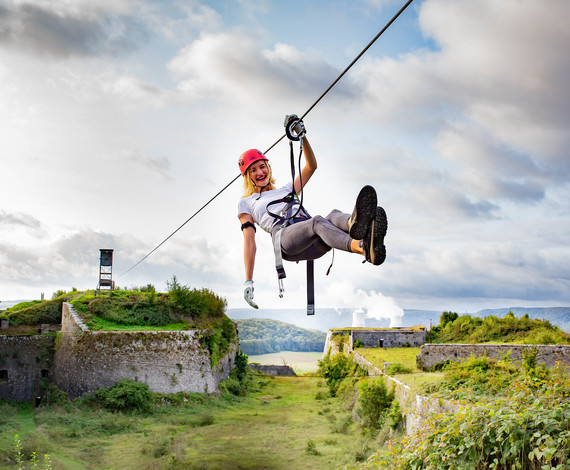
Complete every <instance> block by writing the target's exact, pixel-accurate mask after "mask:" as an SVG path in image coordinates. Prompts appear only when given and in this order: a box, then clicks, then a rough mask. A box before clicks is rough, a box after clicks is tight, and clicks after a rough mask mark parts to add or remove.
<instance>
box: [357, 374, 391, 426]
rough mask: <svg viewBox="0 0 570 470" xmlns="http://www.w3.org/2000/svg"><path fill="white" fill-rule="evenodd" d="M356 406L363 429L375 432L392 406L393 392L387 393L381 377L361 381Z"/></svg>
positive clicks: (384, 382)
mask: <svg viewBox="0 0 570 470" xmlns="http://www.w3.org/2000/svg"><path fill="white" fill-rule="evenodd" d="M359 389H360V390H359V396H358V406H359V411H360V417H361V418H362V424H363V426H364V427H365V428H367V429H370V430H376V429H379V428H380V427H382V426H383V424H384V419H385V415H386V412H387V410H389V409H390V407H391V406H392V400H394V392H393V391H392V392H388V387H386V381H385V379H384V378H383V377H380V378H377V379H374V380H363V381H362V382H360V384H359Z"/></svg>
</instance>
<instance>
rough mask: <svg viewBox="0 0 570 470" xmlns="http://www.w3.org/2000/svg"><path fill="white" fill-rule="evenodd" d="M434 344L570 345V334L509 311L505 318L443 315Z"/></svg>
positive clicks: (433, 333)
mask: <svg viewBox="0 0 570 470" xmlns="http://www.w3.org/2000/svg"><path fill="white" fill-rule="evenodd" d="M429 341H430V342H432V343H519V344H570V335H569V334H568V333H565V332H564V331H562V330H561V329H560V328H559V327H558V326H555V325H553V324H551V323H550V322H549V321H548V320H539V319H536V318H534V319H533V318H530V317H529V316H528V315H523V316H522V317H521V318H516V317H515V315H514V314H513V313H512V312H510V313H508V314H507V315H505V316H504V317H503V318H499V317H496V316H494V315H491V316H488V317H485V318H481V317H472V316H471V315H461V316H459V315H458V314H457V313H455V312H443V314H442V315H441V318H440V322H439V325H437V326H435V327H433V328H432V330H431V332H430V335H429Z"/></svg>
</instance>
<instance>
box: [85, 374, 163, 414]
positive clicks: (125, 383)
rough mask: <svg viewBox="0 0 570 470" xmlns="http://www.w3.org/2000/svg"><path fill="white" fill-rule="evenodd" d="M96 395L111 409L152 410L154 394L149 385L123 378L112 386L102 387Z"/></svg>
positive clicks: (104, 405)
mask: <svg viewBox="0 0 570 470" xmlns="http://www.w3.org/2000/svg"><path fill="white" fill-rule="evenodd" d="M95 396H96V397H97V398H98V399H99V400H100V401H101V404H102V405H103V407H105V408H107V409H109V410H111V411H142V412H147V411H149V410H150V407H151V404H152V394H151V392H150V390H149V388H148V385H147V384H145V383H141V382H135V381H133V380H129V379H123V380H121V381H119V382H117V383H116V384H115V385H113V386H112V387H111V388H100V389H98V390H97V391H96V392H95Z"/></svg>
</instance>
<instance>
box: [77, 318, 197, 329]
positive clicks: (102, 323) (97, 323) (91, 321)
mask: <svg viewBox="0 0 570 470" xmlns="http://www.w3.org/2000/svg"><path fill="white" fill-rule="evenodd" d="M85 319H86V320H87V323H86V324H87V326H88V327H89V329H90V330H92V331H181V330H188V329H189V328H190V325H189V324H188V323H187V322H178V323H171V324H169V325H164V326H148V325H123V324H121V323H116V322H113V321H109V320H105V319H104V318H101V317H97V316H94V315H89V316H87V317H86V318H85Z"/></svg>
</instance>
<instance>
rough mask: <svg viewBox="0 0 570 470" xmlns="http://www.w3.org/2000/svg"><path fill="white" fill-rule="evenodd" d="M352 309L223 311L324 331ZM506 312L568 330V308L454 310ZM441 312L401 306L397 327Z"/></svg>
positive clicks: (384, 321) (385, 322) (381, 324)
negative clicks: (401, 312) (308, 311)
mask: <svg viewBox="0 0 570 470" xmlns="http://www.w3.org/2000/svg"><path fill="white" fill-rule="evenodd" d="M354 310H355V309H351V308H342V309H332V308H323V309H319V308H318V306H317V311H316V313H315V315H307V313H306V311H305V310H303V309H291V310H287V309H259V310H253V309H251V308H233V309H229V310H228V311H227V315H228V317H230V318H231V319H233V320H242V319H246V318H268V319H272V320H279V321H283V322H287V323H291V324H294V325H296V326H299V327H301V328H307V329H313V330H321V331H328V330H330V329H331V328H343V327H347V326H352V312H353V311H354ZM509 311H512V312H513V313H514V314H515V316H516V317H521V316H523V315H525V314H527V315H528V316H529V317H530V318H538V319H540V320H543V319H544V320H548V321H549V322H550V323H552V324H553V325H556V326H558V327H560V329H562V330H563V331H566V332H570V307H546V308H523V307H511V308H501V309H485V310H479V311H478V312H475V313H467V312H457V313H459V314H460V315H463V314H468V315H472V316H475V317H487V316H490V315H495V316H497V317H500V318H502V317H504V316H505V315H506V314H507V313H508V312H509ZM442 313H443V311H439V310H420V309H404V316H403V317H398V318H397V322H398V323H397V325H398V326H414V325H424V326H425V327H426V328H429V327H430V324H431V325H432V326H435V325H437V324H439V318H440V317H441V314H442ZM365 322H366V326H368V327H372V328H387V327H389V326H391V325H390V323H391V321H390V319H389V318H381V319H374V318H366V320H365Z"/></svg>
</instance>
